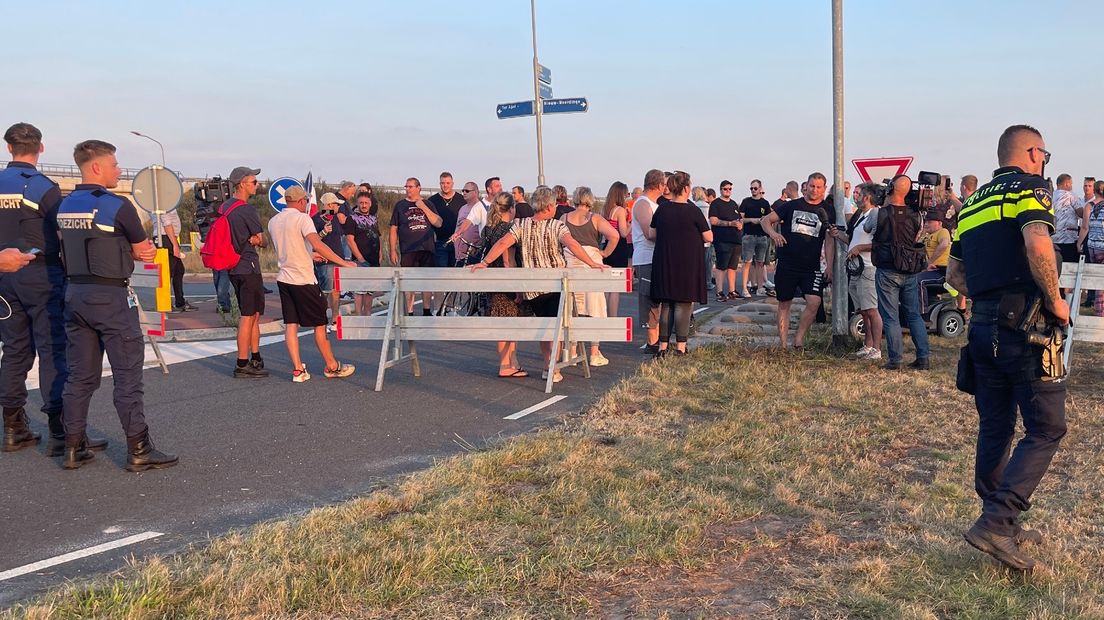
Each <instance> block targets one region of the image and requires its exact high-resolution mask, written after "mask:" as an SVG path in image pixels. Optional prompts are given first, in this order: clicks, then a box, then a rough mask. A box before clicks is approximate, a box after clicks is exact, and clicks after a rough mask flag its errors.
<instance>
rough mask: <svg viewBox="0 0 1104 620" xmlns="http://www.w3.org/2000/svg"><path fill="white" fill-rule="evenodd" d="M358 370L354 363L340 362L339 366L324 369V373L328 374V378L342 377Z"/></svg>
mask: <svg viewBox="0 0 1104 620" xmlns="http://www.w3.org/2000/svg"><path fill="white" fill-rule="evenodd" d="M354 372H356V366H353V365H352V364H342V363H340V362H338V364H337V368H334V369H333V370H330V369H329V368H327V369H325V370H323V371H322V374H324V375H326V378H327V379H340V378H342V377H348V376H349V375H351V374H353V373H354Z"/></svg>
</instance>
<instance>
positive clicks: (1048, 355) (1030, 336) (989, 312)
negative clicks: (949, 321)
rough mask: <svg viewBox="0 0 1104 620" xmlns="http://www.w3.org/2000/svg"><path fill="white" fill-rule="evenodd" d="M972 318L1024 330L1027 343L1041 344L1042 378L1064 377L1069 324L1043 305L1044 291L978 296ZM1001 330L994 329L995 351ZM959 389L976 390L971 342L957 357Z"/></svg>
mask: <svg viewBox="0 0 1104 620" xmlns="http://www.w3.org/2000/svg"><path fill="white" fill-rule="evenodd" d="M973 304H974V305H973V308H972V313H973V316H972V317H971V319H970V322H971V324H974V325H996V326H997V327H998V328H1004V329H1007V330H1009V331H1013V332H1016V333H1019V334H1023V336H1024V339H1025V340H1026V341H1027V344H1030V345H1034V346H1036V347H1040V362H1041V364H1040V365H1041V367H1042V377H1040V378H1041V379H1042V380H1043V381H1048V382H1049V381H1062V380H1064V379H1065V377H1066V368H1065V365H1064V364H1063V363H1062V360H1063V356H1062V353H1063V350H1064V349H1065V344H1066V328H1065V327H1063V326H1061V325H1059V324H1058V321H1057V320H1056V319H1055V317H1054V316H1053V315H1052V314H1051V313H1050V312H1048V311H1047V310H1046V308H1044V307H1043V295H1042V293H1040V292H1038V291H1032V292H1024V291H1010V292H1006V293H1004V294H1001V295H999V296H993V297H987V298H985V299H975V300H974V302H973ZM998 333H999V330H994V331H993V355H994V357H995V356H996V352H997V348H998V346H999V338H998ZM956 385H957V387H958V389H960V390H962V391H963V392H967V393H969V394H973V393H974V391H975V387H976V378H975V377H974V365H973V359H972V358H971V355H970V348H969V345H966V346H965V347H963V348H962V350H961V352H960V354H959V360H958V376H957V378H956Z"/></svg>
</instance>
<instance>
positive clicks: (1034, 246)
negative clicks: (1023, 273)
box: [1023, 222, 1069, 325]
mask: <svg viewBox="0 0 1104 620" xmlns="http://www.w3.org/2000/svg"><path fill="white" fill-rule="evenodd" d="M1023 238H1024V246H1025V247H1026V250H1027V263H1028V265H1029V266H1030V267H1031V277H1032V278H1034V279H1035V283H1036V284H1038V285H1039V288H1040V289H1042V291H1043V301H1044V303H1045V305H1046V308H1047V310H1050V312H1051V313H1053V314H1054V317H1055V318H1057V319H1058V322H1059V323H1060V324H1061V325H1065V324H1067V323H1069V306H1068V305H1066V300H1065V299H1063V298H1062V292H1061V290H1060V289H1059V288H1058V261H1057V259H1056V258H1055V255H1054V243H1053V242H1051V240H1050V227H1048V226H1047V225H1046V224H1043V223H1042V222H1032V223H1030V224H1028V225H1027V226H1024V228H1023Z"/></svg>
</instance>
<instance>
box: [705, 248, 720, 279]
mask: <svg viewBox="0 0 1104 620" xmlns="http://www.w3.org/2000/svg"><path fill="white" fill-rule="evenodd" d="M713 257H714V255H713V244H712V243H711V244H709V245H708V246H706V248H705V288H707V289H712V288H713ZM718 284H720V283H719V282H718Z"/></svg>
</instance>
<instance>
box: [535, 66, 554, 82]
mask: <svg viewBox="0 0 1104 620" xmlns="http://www.w3.org/2000/svg"><path fill="white" fill-rule="evenodd" d="M537 69H538V71H540V73H539V74H538V75H537V79H539V80H540V81H541V83H543V84H548V85H549V86H551V85H552V70H551V69H549V68H548V67H546V66H544V65H542V64H540V63H537Z"/></svg>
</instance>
